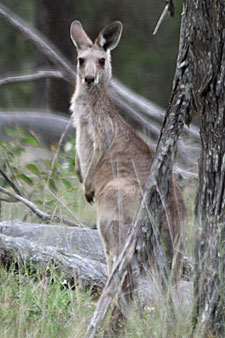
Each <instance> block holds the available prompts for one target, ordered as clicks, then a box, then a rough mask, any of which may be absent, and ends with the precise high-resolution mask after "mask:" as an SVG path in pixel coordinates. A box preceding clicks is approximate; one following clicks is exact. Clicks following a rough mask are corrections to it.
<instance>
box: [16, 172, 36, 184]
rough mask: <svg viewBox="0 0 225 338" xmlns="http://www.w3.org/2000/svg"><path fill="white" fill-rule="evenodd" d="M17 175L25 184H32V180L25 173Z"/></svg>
mask: <svg viewBox="0 0 225 338" xmlns="http://www.w3.org/2000/svg"><path fill="white" fill-rule="evenodd" d="M19 177H20V178H21V179H22V180H23V181H24V182H26V183H27V184H29V185H33V181H32V179H31V178H30V177H29V176H27V175H25V174H20V175H19Z"/></svg>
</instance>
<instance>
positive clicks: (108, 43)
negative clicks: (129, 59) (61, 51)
mask: <svg viewBox="0 0 225 338" xmlns="http://www.w3.org/2000/svg"><path fill="white" fill-rule="evenodd" d="M121 33H122V24H121V22H119V21H116V22H113V23H111V24H110V25H108V26H106V27H105V28H104V29H103V30H102V31H101V32H100V33H99V34H98V36H97V38H96V40H95V42H94V43H93V42H92V41H91V39H90V38H89V37H88V36H87V34H86V33H85V31H84V29H83V27H82V25H81V23H80V22H79V21H73V22H72V24H71V28H70V34H71V38H72V41H73V43H74V45H75V46H76V48H77V54H78V57H77V77H78V81H81V83H82V84H83V85H85V86H86V87H87V88H91V87H93V86H99V87H104V86H107V85H108V84H109V81H110V79H111V76H112V69H111V60H110V51H111V50H112V49H114V48H115V47H116V46H117V45H118V43H119V40H120V36H121Z"/></svg>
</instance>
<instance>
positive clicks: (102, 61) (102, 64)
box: [99, 58, 105, 66]
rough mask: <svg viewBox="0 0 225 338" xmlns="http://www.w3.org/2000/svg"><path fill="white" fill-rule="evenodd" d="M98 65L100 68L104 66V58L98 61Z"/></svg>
mask: <svg viewBox="0 0 225 338" xmlns="http://www.w3.org/2000/svg"><path fill="white" fill-rule="evenodd" d="M99 64H100V65H101V66H104V65H105V58H101V59H99Z"/></svg>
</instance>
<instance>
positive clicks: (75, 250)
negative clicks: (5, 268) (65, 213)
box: [0, 222, 107, 290]
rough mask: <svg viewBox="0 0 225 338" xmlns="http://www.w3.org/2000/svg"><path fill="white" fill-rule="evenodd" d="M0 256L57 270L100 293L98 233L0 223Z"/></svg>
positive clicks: (102, 278)
mask: <svg viewBox="0 0 225 338" xmlns="http://www.w3.org/2000/svg"><path fill="white" fill-rule="evenodd" d="M0 257H1V258H2V260H3V261H7V262H9V263H10V262H15V261H17V262H18V263H22V264H26V265H28V266H30V267H33V268H39V267H41V268H42V269H44V270H45V269H46V268H47V267H50V269H51V267H52V268H53V267H54V269H56V271H57V272H58V273H59V274H60V276H64V277H65V279H67V280H68V281H72V280H73V281H75V282H77V283H78V284H79V285H80V286H82V287H96V288H97V289H98V290H101V289H102V288H103V286H104V284H105V282H106V278H107V267H106V264H105V263H104V262H105V257H104V252H103V247H102V243H101V239H100V237H99V235H98V232H97V230H91V229H84V228H71V227H60V226H55V225H41V224H27V223H22V222H13V223H11V222H3V223H0Z"/></svg>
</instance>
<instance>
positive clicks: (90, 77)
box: [85, 75, 95, 85]
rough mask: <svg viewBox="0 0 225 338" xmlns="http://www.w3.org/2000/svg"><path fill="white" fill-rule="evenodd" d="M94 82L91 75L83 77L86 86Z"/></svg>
mask: <svg viewBox="0 0 225 338" xmlns="http://www.w3.org/2000/svg"><path fill="white" fill-rule="evenodd" d="M94 81H95V78H94V76H92V75H87V76H85V82H86V83H87V84H88V85H90V84H92V83H93V82H94Z"/></svg>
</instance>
